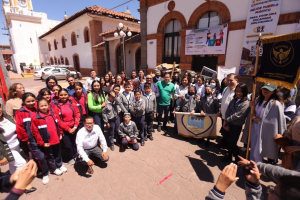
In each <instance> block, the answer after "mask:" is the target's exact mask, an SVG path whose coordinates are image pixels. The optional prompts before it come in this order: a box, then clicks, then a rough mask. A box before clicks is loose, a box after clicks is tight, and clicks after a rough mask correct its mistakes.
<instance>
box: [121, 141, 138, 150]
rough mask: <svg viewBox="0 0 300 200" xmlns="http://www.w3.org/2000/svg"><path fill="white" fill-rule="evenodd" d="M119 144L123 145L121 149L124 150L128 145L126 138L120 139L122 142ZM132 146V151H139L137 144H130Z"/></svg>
mask: <svg viewBox="0 0 300 200" xmlns="http://www.w3.org/2000/svg"><path fill="white" fill-rule="evenodd" d="M121 144H122V145H123V148H125V149H126V147H127V145H128V141H127V139H126V138H122V142H121ZM131 145H132V150H134V151H137V150H139V144H138V143H135V144H131Z"/></svg>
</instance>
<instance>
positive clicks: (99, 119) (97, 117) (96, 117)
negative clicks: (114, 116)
mask: <svg viewBox="0 0 300 200" xmlns="http://www.w3.org/2000/svg"><path fill="white" fill-rule="evenodd" d="M90 115H91V116H92V117H93V118H94V122H95V124H97V125H98V126H99V127H100V128H101V130H102V132H104V122H103V119H102V113H94V112H92V111H90Z"/></svg>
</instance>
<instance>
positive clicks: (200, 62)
mask: <svg viewBox="0 0 300 200" xmlns="http://www.w3.org/2000/svg"><path fill="white" fill-rule="evenodd" d="M217 64H218V56H213V55H204V56H203V55H194V56H193V65H192V70H193V71H195V72H201V70H202V68H203V67H204V66H205V67H208V68H210V69H212V70H214V71H216V69H217Z"/></svg>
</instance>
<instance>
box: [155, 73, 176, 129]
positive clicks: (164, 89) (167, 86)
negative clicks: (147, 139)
mask: <svg viewBox="0 0 300 200" xmlns="http://www.w3.org/2000/svg"><path fill="white" fill-rule="evenodd" d="M170 76H171V75H170V74H169V73H165V74H164V81H159V82H157V83H156V84H157V86H158V90H159V93H160V96H159V98H158V114H159V116H158V129H157V131H158V132H160V131H161V130H162V128H161V118H162V114H163V112H164V115H165V116H164V123H163V130H164V131H165V132H166V131H167V122H168V114H169V111H170V103H171V97H172V95H173V94H174V93H175V86H174V84H173V83H171V82H170Z"/></svg>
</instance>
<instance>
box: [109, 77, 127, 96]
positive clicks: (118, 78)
mask: <svg viewBox="0 0 300 200" xmlns="http://www.w3.org/2000/svg"><path fill="white" fill-rule="evenodd" d="M115 85H119V86H120V94H121V93H122V92H123V91H124V87H123V85H124V84H123V80H122V76H121V75H117V76H116V83H115V84H114V85H113V86H111V88H110V90H113V88H114V86H115Z"/></svg>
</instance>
